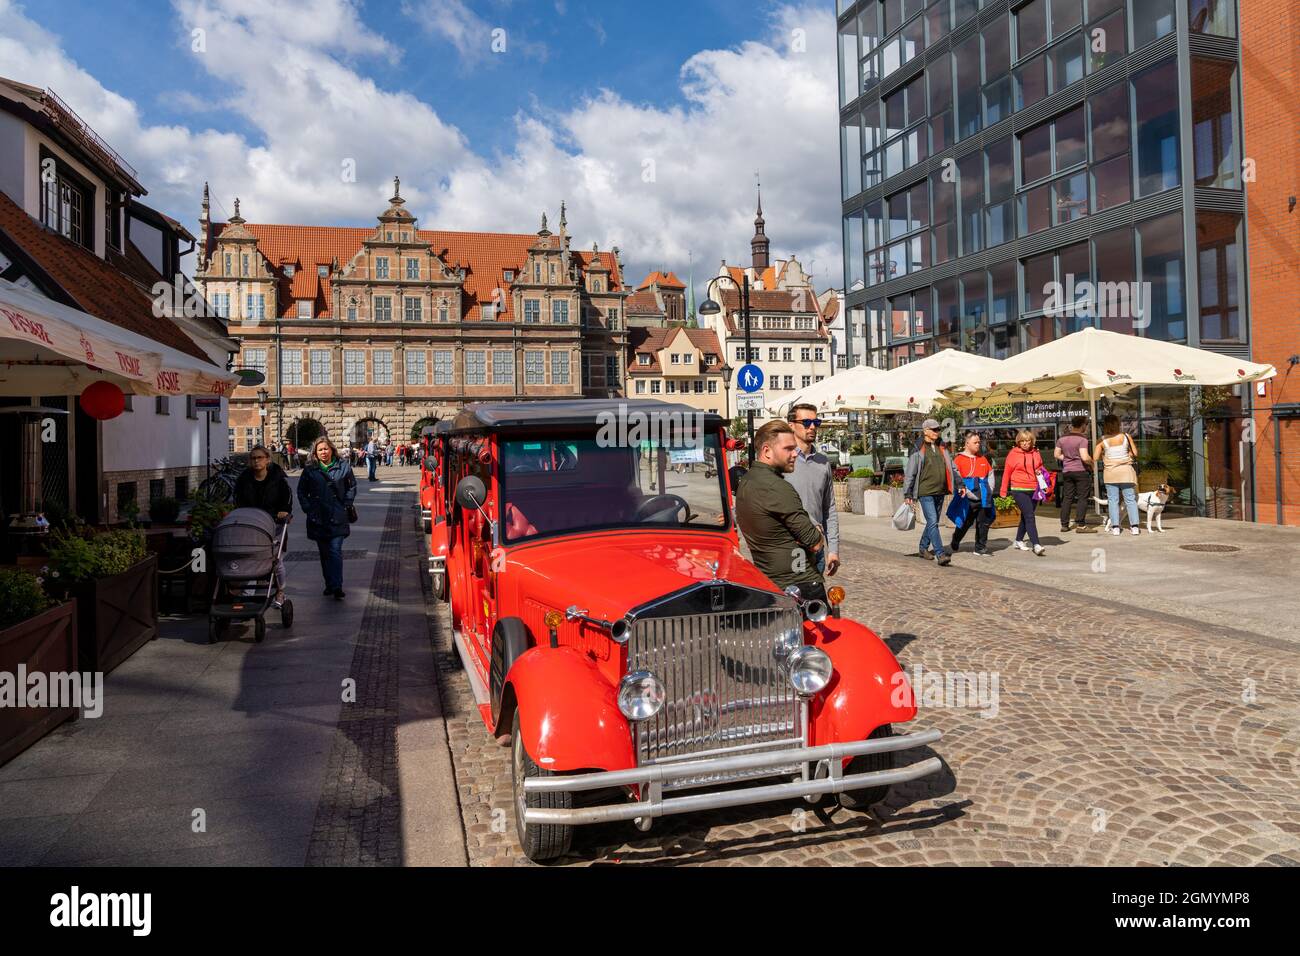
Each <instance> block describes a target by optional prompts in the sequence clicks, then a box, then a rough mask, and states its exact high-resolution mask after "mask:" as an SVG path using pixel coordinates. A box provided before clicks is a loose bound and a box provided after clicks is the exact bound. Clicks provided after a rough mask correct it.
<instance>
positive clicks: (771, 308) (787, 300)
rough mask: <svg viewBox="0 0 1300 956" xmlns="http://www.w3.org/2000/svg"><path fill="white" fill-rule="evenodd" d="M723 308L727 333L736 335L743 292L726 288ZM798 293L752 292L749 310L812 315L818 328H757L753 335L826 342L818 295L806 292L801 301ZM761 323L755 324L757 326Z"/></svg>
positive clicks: (797, 291)
mask: <svg viewBox="0 0 1300 956" xmlns="http://www.w3.org/2000/svg"><path fill="white" fill-rule="evenodd" d="M721 292H722V307H723V313H724V315H725V316H726V321H727V331H728V332H735V331H737V330H738V328H739V324H738V323H737V322H736V316H737V315H738V314H739V313H740V293H739V292H737V291H736V290H735V289H730V288H726V287H723V288H722V289H721ZM798 299H799V290H795V291H793V292H791V291H778V292H769V291H768V290H766V289H752V288H751V289H750V290H749V308H750V311H751V312H790V313H793V314H794V315H808V314H812V315H814V316H816V318H817V328H816V329H780V330H767V331H764V330H763V329H759V328H755V329H754V330H753V332H752V335H753V336H754V337H756V338H757V337H764V338H772V337H778V338H816V339H825V338H826V337H827V335H826V330H825V328H824V324H823V320H822V314H821V308H820V307H819V305H818V302H817V296H816V294H815V293H814V292H813V290H812V288H811V287H809V289H808V290H807V291H806V292H804V293H803V301H802V302H799V301H798ZM757 324H758V323H755V325H757Z"/></svg>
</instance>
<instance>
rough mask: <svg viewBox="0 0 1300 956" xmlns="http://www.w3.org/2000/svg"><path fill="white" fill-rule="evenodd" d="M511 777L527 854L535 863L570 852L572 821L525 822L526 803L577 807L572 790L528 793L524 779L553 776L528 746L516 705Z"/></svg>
mask: <svg viewBox="0 0 1300 956" xmlns="http://www.w3.org/2000/svg"><path fill="white" fill-rule="evenodd" d="M510 756H511V759H510V780H511V783H512V784H513V786H514V797H515V834H516V836H517V837H518V839H519V846H520V848H521V849H523V851H524V856H526V857H528V859H530V860H532V861H533V862H534V863H541V862H542V861H544V860H554V859H555V858H557V857H561V856H564V855H565V854H566V853H568V852H569V847H571V846H572V845H573V827H572V826H571V825H569V824H552V823H529V824H525V823H524V817H523V812H522V811H523V809H524V807H525V802H526V805H527V806H529V807H533V808H545V809H556V810H569V809H572V807H573V794H571V793H567V792H566V793H538V794H533V795H531V796H525V794H524V778H527V777H549V776H552V774H551V772H550V771H549V770H543V769H542V768H541V767H539V766H537V764H535V763H533V758H532V757H530V756H528V751H527V750H525V749H524V742H523V735H522V734H521V733H520V732H519V709H518V708H515V714H514V719H513V720H512V721H511V724H510Z"/></svg>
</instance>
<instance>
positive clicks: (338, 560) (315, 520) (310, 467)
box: [298, 437, 357, 600]
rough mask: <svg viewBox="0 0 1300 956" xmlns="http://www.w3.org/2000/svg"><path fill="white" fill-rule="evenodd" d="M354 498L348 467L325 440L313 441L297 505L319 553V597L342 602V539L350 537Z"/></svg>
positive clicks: (350, 469)
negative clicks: (322, 582) (322, 585)
mask: <svg viewBox="0 0 1300 956" xmlns="http://www.w3.org/2000/svg"><path fill="white" fill-rule="evenodd" d="M356 497H357V479H356V476H355V475H354V474H352V466H351V465H350V464H348V463H347V462H346V461H344V460H343V459H341V458H340V457H339V452H338V449H337V448H335V447H334V443H333V442H331V441H330V440H329V439H328V438H325V437H321V438H318V439H316V443H315V444H314V445H312V448H311V457H310V458H309V459H308V461H307V465H306V467H305V468H303V470H302V477H300V478H299V479H298V503H299V504H300V505H302V512H303V514H304V515H305V516H306V518H307V537H308V538H310V539H311V540H312V541H315V542H316V547H317V548H318V549H319V550H320V569H321V573H322V574H323V575H324V576H325V590H324V591H323V592H322V593H323V594H332V595H334V597H335V598H336V599H338V600H342V598H343V539H344V538H346V537H347V536H348V535H349V534H351V533H352V526H351V522H350V521H349V520H348V518H349V514H350V513H351V514H355V511H354V509H353V507H352V502H353V501H354V500H355V499H356Z"/></svg>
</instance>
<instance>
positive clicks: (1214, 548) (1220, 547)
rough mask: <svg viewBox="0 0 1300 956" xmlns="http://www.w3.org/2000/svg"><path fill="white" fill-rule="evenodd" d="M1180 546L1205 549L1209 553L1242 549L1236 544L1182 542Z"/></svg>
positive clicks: (1185, 549) (1185, 548)
mask: <svg viewBox="0 0 1300 956" xmlns="http://www.w3.org/2000/svg"><path fill="white" fill-rule="evenodd" d="M1178 547H1179V548H1181V549H1182V550H1183V551H1204V552H1207V553H1209V554H1232V553H1233V552H1234V551H1240V550H1241V548H1239V547H1237V546H1236V545H1235V544H1180V545H1179V546H1178Z"/></svg>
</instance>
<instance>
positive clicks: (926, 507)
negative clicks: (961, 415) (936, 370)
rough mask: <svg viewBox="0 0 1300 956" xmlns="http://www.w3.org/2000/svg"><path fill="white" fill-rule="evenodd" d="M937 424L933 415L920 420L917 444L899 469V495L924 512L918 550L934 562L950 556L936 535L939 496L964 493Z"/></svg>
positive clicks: (943, 560)
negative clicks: (914, 502)
mask: <svg viewBox="0 0 1300 956" xmlns="http://www.w3.org/2000/svg"><path fill="white" fill-rule="evenodd" d="M939 427H940V426H939V422H938V421H937V420H936V419H933V418H927V419H926V420H925V421H924V422H922V423H921V446H920V447H919V448H918V449H917V450H916V451H914V452H912V454H911V455H910V456H909V457H908V459H907V467H906V468H905V469H904V470H903V497H904V498H905V499H907V503H908V504H911V503H912V502H913V501H916V500H919V501H920V502H921V513H922V515H924V516H925V530H923V531H922V532H921V545H920V547H919V548H918V549H917V550H918V554H919V555H920V557H922V558H929V559H931V560H933V561H935V562H937V563H938V564H947V563H948V562H949V561H950V560H951V559H952V556H951V555H950V554H949V553H948V549H947V548H945V547H944V545H943V538H942V537H941V536H940V535H939V516H940V515H942V514H943V499H944V498H945V497H947V496H948V495H950V494H953V493H954V492H956V491H958V490H960V491H961V493H963V494H965V493H966V485H965V483H963V482H962V480H961V475H960V474H958V473H957V468H956V466H955V465H954V464H953V463H952V459H951V458H950V457H949V456H948V452H947V450H946V449H944V448H943V446H942V445H941V444H940V442H939Z"/></svg>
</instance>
